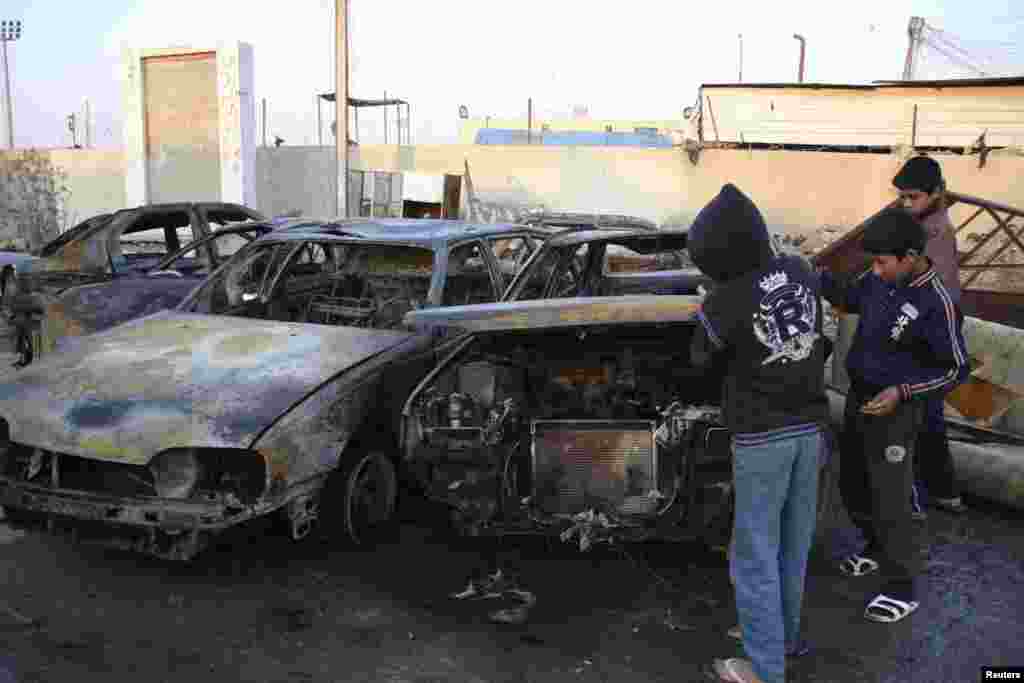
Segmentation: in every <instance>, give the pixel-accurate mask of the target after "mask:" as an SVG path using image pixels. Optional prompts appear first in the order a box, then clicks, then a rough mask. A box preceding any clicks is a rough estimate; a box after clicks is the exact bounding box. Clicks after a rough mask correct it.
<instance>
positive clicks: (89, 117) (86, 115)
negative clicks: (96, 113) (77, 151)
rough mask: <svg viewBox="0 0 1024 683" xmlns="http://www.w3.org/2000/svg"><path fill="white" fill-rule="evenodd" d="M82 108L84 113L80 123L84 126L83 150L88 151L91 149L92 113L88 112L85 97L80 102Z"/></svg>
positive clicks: (87, 99) (87, 100)
mask: <svg viewBox="0 0 1024 683" xmlns="http://www.w3.org/2000/svg"><path fill="white" fill-rule="evenodd" d="M82 107H83V108H84V109H85V111H84V112H83V113H82V118H83V119H84V121H83V122H82V123H84V124H85V148H86V149H89V148H90V147H92V125H91V121H92V115H91V114H92V112H90V111H89V98H88V97H86V98H85V99H84V101H83V102H82Z"/></svg>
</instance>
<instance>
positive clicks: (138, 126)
mask: <svg viewBox="0 0 1024 683" xmlns="http://www.w3.org/2000/svg"><path fill="white" fill-rule="evenodd" d="M122 59H123V66H124V74H125V78H124V91H123V93H122V100H123V102H124V105H123V111H124V124H123V131H124V166H125V168H124V177H125V180H124V184H125V186H124V193H125V202H126V203H127V205H128V206H138V205H140V204H146V203H148V202H149V188H148V186H147V182H146V181H147V178H146V174H147V169H146V112H145V100H144V99H143V95H142V81H143V77H142V50H140V49H138V48H125V50H124V52H123V53H122Z"/></svg>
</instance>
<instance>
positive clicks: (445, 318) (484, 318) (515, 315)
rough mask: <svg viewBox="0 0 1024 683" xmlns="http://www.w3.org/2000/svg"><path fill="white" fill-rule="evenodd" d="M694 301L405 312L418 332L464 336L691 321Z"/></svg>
mask: <svg viewBox="0 0 1024 683" xmlns="http://www.w3.org/2000/svg"><path fill="white" fill-rule="evenodd" d="M700 301H701V299H700V297H696V296H683V295H663V296H662V295H649V294H636V295H631V296H607V297H579V298H573V299H541V300H531V301H513V302H504V303H497V304H474V305H471V306H446V307H443V308H423V309H420V310H418V311H411V312H409V313H406V314H405V322H406V323H407V324H410V325H413V326H415V327H418V328H424V329H429V328H433V327H456V328H459V329H462V330H465V331H467V332H477V333H486V332H514V331H517V330H543V329H549V328H559V327H585V326H589V325H630V324H652V323H692V322H694V321H696V319H697V309H698V307H699V305H700Z"/></svg>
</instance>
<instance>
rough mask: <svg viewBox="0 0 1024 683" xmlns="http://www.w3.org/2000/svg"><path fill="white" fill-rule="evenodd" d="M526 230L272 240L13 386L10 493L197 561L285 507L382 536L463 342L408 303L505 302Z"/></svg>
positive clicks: (388, 224)
mask: <svg viewBox="0 0 1024 683" xmlns="http://www.w3.org/2000/svg"><path fill="white" fill-rule="evenodd" d="M549 234H550V233H549V232H547V231H545V230H542V229H537V228H529V227H524V226H515V225H511V226H510V225H471V224H465V223H460V222H454V221H435V220H427V221H417V220H373V219H370V220H359V221H345V222H341V223H326V224H324V223H320V224H316V225H309V226H305V227H303V228H297V229H294V230H282V231H275V232H272V233H269V234H267V235H265V236H263V237H262V238H260V239H258V240H257V241H255V242H254V243H252V244H250V245H248V246H246V247H244V248H242V249H241V250H239V251H238V252H237V253H236V254H235V255H234V256H233V257H232V259H231V260H230V261H229V262H228V263H226V264H225V265H223V266H222V267H221V268H220V269H218V270H217V271H216V272H214V273H213V274H212V275H211V276H210V277H209V278H208V279H207V280H206V281H205V282H204V283H203V284H202V285H200V286H199V288H197V289H196V290H194V291H193V293H192V294H191V295H189V296H188V297H187V298H186V299H185V300H184V301H183V302H182V303H181V304H180V305H179V306H178V307H177V308H176V309H175V310H173V311H164V312H160V313H156V314H154V315H150V316H147V317H144V318H139V319H136V320H133V321H130V322H128V323H125V324H123V325H120V326H117V327H114V328H112V329H109V330H106V331H102V332H99V333H97V334H93V335H89V336H86V337H82V338H81V339H80V340H78V341H77V342H76V344H74V346H73V347H72V348H69V349H67V350H65V351H63V352H62V353H59V354H52V355H51V356H49V357H47V358H43V359H42V360H41V361H40V362H38V363H34V364H33V365H31V366H29V367H28V368H26V369H24V370H22V371H20V372H19V373H17V374H16V375H15V376H13V377H12V378H10V379H9V380H8V381H7V382H6V383H3V384H0V444H2V448H0V504H2V505H3V506H4V507H5V509H6V511H7V515H8V518H9V519H10V520H11V521H12V522H13V523H14V524H17V525H33V524H37V525H38V524H43V525H46V526H48V527H49V528H51V529H54V530H57V529H60V530H65V529H66V530H70V531H72V532H74V533H76V534H78V535H79V537H80V538H83V539H84V538H86V537H93V538H96V539H97V540H100V541H101V542H103V543H106V544H108V545H115V546H119V547H123V548H128V549H133V550H136V551H141V552H144V553H149V554H152V555H157V556H160V557H165V558H175V559H188V558H191V557H193V556H194V555H196V554H197V553H198V552H200V551H201V550H202V549H203V548H204V547H206V546H207V545H208V544H209V542H210V541H211V539H212V538H214V537H215V536H216V535H217V534H218V533H220V532H222V531H225V530H227V529H229V528H231V527H234V526H237V525H239V524H241V523H242V522H245V521H247V520H251V519H254V518H257V517H263V516H265V515H268V514H270V513H273V512H276V511H281V512H282V513H283V518H284V520H285V522H286V525H287V528H288V530H289V533H290V535H291V536H292V537H293V538H296V539H299V538H302V537H304V536H306V535H307V534H308V533H309V532H310V530H311V529H312V527H313V524H314V522H315V521H316V520H317V518H318V516H319V510H320V502H321V491H322V490H323V488H324V486H325V483H326V482H327V480H328V475H330V474H332V473H337V476H335V477H333V481H334V482H336V483H337V485H338V486H339V493H338V495H337V496H332V497H331V498H332V500H335V501H336V502H337V504H338V505H339V507H340V510H341V511H340V513H339V514H338V516H337V517H336V518H332V524H334V525H337V526H338V527H339V529H341V530H342V531H343V533H344V534H345V535H347V536H348V537H349V538H350V539H351V540H353V541H356V542H365V541H367V540H368V539H371V538H372V537H373V535H374V532H375V530H377V529H379V528H380V526H381V525H384V524H386V523H387V522H388V521H389V520H390V519H391V518H392V515H393V512H394V509H395V501H396V495H397V477H396V471H395V460H396V459H397V457H398V451H397V444H396V437H395V432H396V429H397V425H398V423H399V414H400V411H401V407H402V403H403V401H404V400H405V398H406V397H407V396H408V395H409V393H410V392H411V391H412V389H413V387H414V386H415V384H416V383H417V382H418V381H419V380H420V379H421V378H422V377H423V376H424V375H425V374H426V373H427V372H428V371H429V370H430V369H431V368H432V367H433V366H434V365H435V364H436V361H437V354H438V353H440V350H441V349H443V348H445V346H446V345H449V344H452V343H455V341H457V339H455V338H450V337H446V336H444V335H433V334H424V333H417V332H413V331H409V330H407V329H405V327H404V326H403V321H402V318H403V315H404V314H405V313H406V312H409V311H411V310H415V309H419V308H425V307H433V306H439V305H456V304H467V303H487V302H494V301H496V300H497V299H498V297H499V295H500V292H501V291H502V290H503V289H504V285H505V284H506V283H505V282H504V281H503V279H502V277H501V275H500V273H501V270H500V268H499V264H498V258H497V257H496V255H495V253H494V246H495V244H496V243H498V242H500V241H505V242H507V241H512V240H523V239H532V240H544V239H545V238H547V237H548V235H549Z"/></svg>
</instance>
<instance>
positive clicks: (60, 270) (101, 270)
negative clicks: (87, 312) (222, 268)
mask: <svg viewBox="0 0 1024 683" xmlns="http://www.w3.org/2000/svg"><path fill="white" fill-rule="evenodd" d="M264 220H265V219H264V218H263V217H262V216H261V215H260V214H258V213H257V212H255V211H253V210H251V209H248V208H246V207H244V206H239V205H236V204H223V203H196V204H187V203H183V204H154V205H149V206H142V207H136V208H132V209H124V210H121V211H117V212H115V213H113V214H103V215H100V216H95V217H93V218H91V219H89V220H87V221H85V222H83V223H81V224H79V225H77V226H75V227H74V228H72V229H71V230H68V231H67V232H65V233H63V234H61V235H60V236H58V237H57V238H56V239H54V240H53V241H51V242H49V243H48V244H46V245H44V246H43V247H42V249H41V250H40V251H39V253H38V257H37V258H34V259H31V260H29V261H25V262H22V263H20V264H17V267H14V266H13V265H12V266H9V267H5V268H4V270H3V273H2V274H0V283H2V289H3V297H2V303H3V307H4V309H5V312H6V313H7V314H8V315H10V316H13V319H14V325H15V328H16V331H17V336H16V338H17V340H18V349H19V355H20V356H21V358H20V360H19V365H24V364H27V363H29V362H31V361H32V359H33V356H34V355H38V353H39V352H40V351H42V350H44V349H48V348H52V345H53V339H46V338H45V337H44V335H43V332H44V330H43V325H42V321H43V320H44V319H45V318H47V317H49V318H51V319H53V320H54V321H55V322H56V323H57V324H58V325H59V324H60V323H61V321H62V319H63V318H62V316H63V314H64V310H63V308H62V306H58V310H55V311H54V312H53V315H52V316H50V315H48V309H49V308H50V307H51V306H53V305H55V304H57V303H58V301H59V300H60V299H62V298H63V299H67V298H68V295H69V294H70V293H72V292H74V290H75V289H76V288H78V287H82V286H86V285H92V284H97V283H108V282H115V281H117V280H122V279H125V278H138V277H140V276H148V275H151V274H155V273H157V271H160V274H161V275H164V274H168V275H171V276H172V277H173V276H174V273H170V272H168V271H169V270H174V271H175V272H177V273H180V274H182V275H186V276H191V277H194V278H201V277H204V276H205V275H206V274H209V272H210V269H212V268H213V267H216V266H217V265H219V264H220V263H222V262H223V260H224V257H225V256H227V255H228V254H221V253H220V251H218V249H220V248H225V247H227V245H228V244H229V240H224V241H211V240H206V238H207V237H209V236H210V235H211V233H213V232H215V231H217V230H218V229H223V228H225V227H228V226H238V225H239V224H242V225H254V224H255V223H256V222H260V221H264ZM258 232H259V231H258V230H257V229H256V228H254V229H253V231H250V232H249V233H245V232H240V233H234V234H237V235H243V234H249V235H250V236H255V235H256V234H258ZM182 245H185V247H184V248H183V247H182ZM234 248H235V249H237V246H235V247H234ZM227 251H230V250H227ZM172 260H173V261H174V266H175V267H174V268H173V269H170V268H168V263H170V262H171V261H172ZM204 269H205V270H204ZM193 284H197V282H196V281H193ZM150 288H151V289H154V291H155V292H159V291H161V289H162V287H161V286H160V285H155V284H154V282H153V281H151V282H150ZM136 289H137V288H136ZM177 289H182V287H181V286H179V287H177ZM184 293H187V292H183V294H184ZM72 298H74V297H72ZM86 298H89V297H88V296H87V297H86ZM130 298H132V299H133V300H135V304H137V303H138V301H139V300H141V299H144V296H143V295H142V294H141V290H140V291H139V292H137V293H136V294H135V295H134V296H131V297H130ZM92 299H96V297H92ZM180 300H181V297H179V298H178V299H177V301H180ZM173 303H175V302H174V301H171V302H170V303H166V302H165V303H164V305H165V306H166V305H173ZM66 306H68V307H70V308H71V309H73V310H74V309H76V308H77V307H78V303H77V302H75V301H71V300H68V301H66ZM131 307H132V305H129V306H128V308H131ZM135 307H136V308H137V305H136V306H135ZM121 319H124V318H121ZM114 320H115V321H117V320H118V319H117V318H116V316H115V318H114ZM65 327H70V328H74V327H76V322H75V321H74V320H69V321H68V323H67V325H65ZM58 336H59V335H58Z"/></svg>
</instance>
